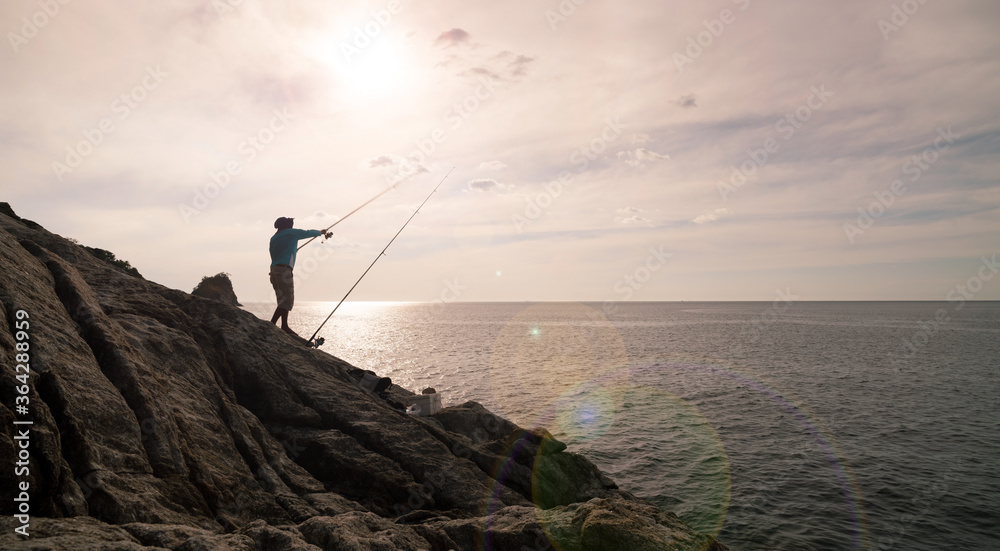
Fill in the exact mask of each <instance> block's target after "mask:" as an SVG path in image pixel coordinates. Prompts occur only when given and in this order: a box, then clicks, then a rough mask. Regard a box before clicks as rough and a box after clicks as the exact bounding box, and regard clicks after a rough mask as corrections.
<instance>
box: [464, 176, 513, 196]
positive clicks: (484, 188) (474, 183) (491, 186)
mask: <svg viewBox="0 0 1000 551" xmlns="http://www.w3.org/2000/svg"><path fill="white" fill-rule="evenodd" d="M468 185H469V189H472V190H476V191H479V192H482V193H489V192H491V191H494V190H496V191H499V192H506V191H510V190H512V189H513V188H514V186H512V185H508V184H504V183H502V182H498V181H496V180H494V179H493V178H477V179H475V180H470V181H469V184H468Z"/></svg>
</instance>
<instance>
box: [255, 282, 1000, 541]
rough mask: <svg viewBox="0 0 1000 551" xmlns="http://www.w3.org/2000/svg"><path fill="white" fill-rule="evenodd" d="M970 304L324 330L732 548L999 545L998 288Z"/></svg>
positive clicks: (627, 309) (348, 308)
mask: <svg viewBox="0 0 1000 551" xmlns="http://www.w3.org/2000/svg"><path fill="white" fill-rule="evenodd" d="M956 306H957V305H956V304H949V303H935V302H908V303H899V302H895V303H793V304H782V303H778V304H772V303H752V302H748V303H620V304H615V305H607V306H606V305H602V304H576V303H552V304H529V303H484V304H479V303H476V304H470V303H455V304H437V305H433V304H419V303H412V304H411V303H348V304H345V305H344V306H342V307H341V308H340V310H338V312H337V313H336V315H335V316H334V317H333V318H332V319H331V321H330V322H329V324H328V325H327V326H326V327H325V328H324V329H323V331H322V332H321V335H323V336H324V337H325V338H326V344H325V345H324V347H323V349H324V350H326V351H327V352H330V353H331V354H334V355H337V356H340V357H342V358H344V359H345V360H347V361H349V362H351V363H353V364H355V365H358V366H361V367H365V368H368V369H373V370H375V371H377V372H379V373H380V374H384V375H388V376H390V377H392V379H393V381H394V382H396V383H398V384H400V385H402V386H405V387H407V388H410V389H413V390H417V391H419V390H420V389H423V388H425V387H427V386H433V387H434V388H436V389H437V390H438V391H440V392H444V393H445V394H444V397H445V400H444V401H445V405H449V404H458V403H461V402H464V401H466V400H476V401H478V402H481V403H482V404H484V405H485V406H486V407H488V408H490V409H491V410H493V411H496V412H498V413H502V414H503V415H505V416H507V417H509V418H511V419H512V420H514V421H515V422H517V423H519V424H522V425H543V426H546V427H548V428H549V429H550V430H551V431H552V432H553V433H554V434H555V435H556V436H557V437H559V438H560V439H562V440H564V441H566V442H567V443H568V444H570V449H571V450H572V451H578V452H582V453H585V454H586V455H587V456H588V457H589V458H590V459H591V460H592V461H594V462H595V463H596V464H597V465H598V466H599V467H601V469H602V470H604V471H605V472H606V473H608V474H609V475H610V476H611V477H612V478H613V479H614V480H615V481H616V482H618V484H619V485H620V486H621V487H622V488H625V489H627V490H629V491H631V492H633V493H635V494H637V495H639V496H642V497H646V498H648V499H651V500H653V501H655V502H657V503H658V504H660V505H663V506H664V507H666V508H668V509H670V510H673V511H675V512H676V513H677V514H678V515H680V516H681V518H683V519H684V520H685V521H687V522H688V523H690V524H692V525H694V526H695V527H697V528H698V529H700V530H703V531H710V532H714V533H718V536H719V538H720V539H722V540H723V541H725V542H726V543H727V544H729V545H730V546H731V547H733V549H734V550H738V551H739V550H742V551H747V550H752V549H795V550H800V549H802V550H810V549H816V550H821V549H879V550H886V549H899V550H904V549H905V550H939V549H1000V459H998V458H1000V303H988V302H987V303H968V304H965V305H964V307H962V308H961V309H956ZM273 307H274V306H273V303H272V304H263V303H254V304H248V305H247V306H246V308H247V309H248V310H250V311H252V312H254V313H256V314H257V315H259V316H260V317H263V318H269V317H270V313H271V311H272V310H273ZM332 307H333V305H332V304H328V303H300V304H297V305H296V309H295V310H294V311H293V312H292V315H291V323H292V326H293V327H294V328H295V329H296V330H297V331H299V333H300V334H303V335H304V336H308V335H310V334H311V333H312V332H313V331H314V330H315V328H316V327H317V326H318V325H319V323H320V322H321V321H322V319H323V318H324V317H326V315H327V314H328V313H329V311H330V309H332Z"/></svg>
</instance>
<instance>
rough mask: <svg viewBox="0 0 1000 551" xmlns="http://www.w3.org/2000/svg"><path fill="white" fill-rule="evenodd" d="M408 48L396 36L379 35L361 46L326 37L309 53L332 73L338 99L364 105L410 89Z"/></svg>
mask: <svg viewBox="0 0 1000 551" xmlns="http://www.w3.org/2000/svg"><path fill="white" fill-rule="evenodd" d="M411 49H412V48H408V47H407V45H406V44H404V43H401V42H400V41H398V40H396V39H395V37H390V36H380V37H376V38H374V39H372V40H370V41H369V42H365V43H361V44H357V43H353V42H352V43H349V42H347V41H330V39H329V38H327V39H326V40H321V41H318V43H315V44H314V46H313V48H312V52H313V56H314V57H315V58H316V59H317V60H318V61H320V62H321V63H322V65H324V66H326V67H327V68H328V69H330V70H331V76H332V77H333V80H334V81H335V82H336V88H337V92H338V96H341V97H343V98H345V99H351V100H353V101H354V102H357V103H364V102H367V101H372V100H375V101H378V100H385V99H386V98H388V97H390V96H396V95H399V94H402V93H404V92H407V91H411V90H412V88H413V84H414V79H415V78H416V75H415V71H414V70H413V67H414V62H413V59H412V52H411Z"/></svg>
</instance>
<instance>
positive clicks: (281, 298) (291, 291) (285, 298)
mask: <svg viewBox="0 0 1000 551" xmlns="http://www.w3.org/2000/svg"><path fill="white" fill-rule="evenodd" d="M270 275H271V286H272V287H274V296H275V297H277V299H278V308H284V309H285V310H291V309H292V304H294V303H295V284H294V282H293V281H292V269H291V268H290V267H288V266H285V265H284V264H279V265H276V266H271V274H270Z"/></svg>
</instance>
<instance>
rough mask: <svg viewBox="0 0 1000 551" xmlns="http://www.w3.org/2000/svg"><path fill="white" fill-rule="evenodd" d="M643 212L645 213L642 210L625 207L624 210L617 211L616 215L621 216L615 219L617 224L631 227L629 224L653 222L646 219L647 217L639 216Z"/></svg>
mask: <svg viewBox="0 0 1000 551" xmlns="http://www.w3.org/2000/svg"><path fill="white" fill-rule="evenodd" d="M642 212H644V211H643V210H642V209H638V208H635V207H623V208H620V209H617V210H615V214H618V215H620V216H616V217H615V222H618V223H619V224H625V225H629V224H650V223H651V222H650V220H649V218H645V217H642V216H639V214H641V213H642Z"/></svg>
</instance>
